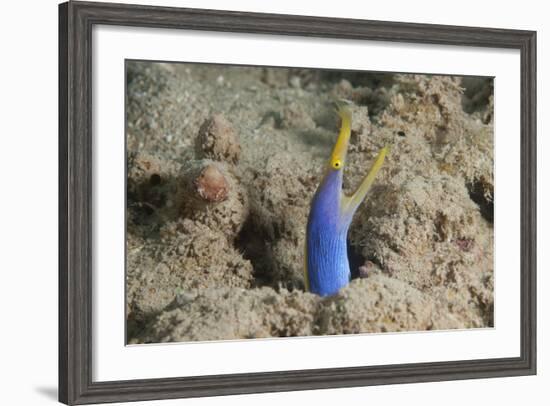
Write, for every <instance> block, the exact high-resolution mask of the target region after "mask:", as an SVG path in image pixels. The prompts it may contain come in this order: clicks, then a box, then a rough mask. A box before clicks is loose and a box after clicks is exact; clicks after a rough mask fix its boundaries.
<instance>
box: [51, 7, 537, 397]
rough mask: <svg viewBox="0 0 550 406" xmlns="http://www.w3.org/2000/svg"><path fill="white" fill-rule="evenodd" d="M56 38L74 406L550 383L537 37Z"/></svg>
mask: <svg viewBox="0 0 550 406" xmlns="http://www.w3.org/2000/svg"><path fill="white" fill-rule="evenodd" d="M59 29H60V35H59V39H60V47H59V50H60V53H59V78H60V81H59V83H60V85H59V94H60V97H59V100H60V108H59V112H60V113H59V115H60V121H59V133H60V137H59V150H60V154H59V156H60V163H59V164H60V180H59V183H60V192H59V193H60V199H59V200H60V207H59V210H60V227H59V228H60V230H59V234H60V261H59V262H60V270H59V286H60V298H59V301H60V304H59V311H60V323H59V354H60V355H59V364H60V368H59V371H60V375H59V386H60V390H59V398H60V401H61V402H63V403H66V404H84V403H99V402H113V401H134V400H148V399H165V398H180V397H181V398H183V397H193V396H214V395H226V394H243V393H257V392H270V391H287V390H303V389H316V388H335V387H350V386H364V385H377V384H389V383H406V382H425V381H437V380H451V379H470V378H482V377H499V376H515V375H528V374H535V373H536V341H535V339H536V330H535V328H536V325H535V320H536V309H535V303H536V294H535V293H536V289H535V288H536V285H535V284H536V275H535V261H536V256H535V247H536V227H535V216H536V205H535V201H536V187H535V185H536V182H535V180H536V178H535V176H536V162H535V156H536V154H535V152H536V151H535V144H536V142H535V141H536V128H535V122H536V120H535V118H536V116H535V114H536V94H535V89H536V86H535V79H536V78H535V76H536V75H535V68H536V56H535V41H536V33H535V32H532V31H518V30H506V29H490V28H475V27H455V26H439V25H425V24H411V23H397V22H381V21H365V20H352V19H335V18H319V17H306V16H290V15H273V14H258V13H242V12H230V11H215V10H199V9H179V8H164V7H147V6H134V5H120V4H108V3H85V2H68V3H64V4H61V5H60V8H59ZM411 349H414V350H411Z"/></svg>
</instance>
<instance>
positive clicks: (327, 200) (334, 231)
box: [305, 107, 387, 296]
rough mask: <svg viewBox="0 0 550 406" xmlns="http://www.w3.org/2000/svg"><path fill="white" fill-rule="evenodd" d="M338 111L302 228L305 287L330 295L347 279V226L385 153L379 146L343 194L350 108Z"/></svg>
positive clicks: (323, 294) (349, 130)
mask: <svg viewBox="0 0 550 406" xmlns="http://www.w3.org/2000/svg"><path fill="white" fill-rule="evenodd" d="M339 115H340V117H341V119H342V126H341V129H340V135H339V136H338V140H337V141H336V145H335V146H334V149H333V152H332V155H331V158H330V161H329V164H328V167H327V170H326V172H325V176H324V177H323V179H322V181H321V183H320V184H319V187H318V188H317V191H316V192H315V195H314V196H313V199H312V202H311V209H310V212H309V217H308V222H307V229H306V243H305V283H306V288H307V289H308V290H309V291H310V292H313V293H316V294H318V295H320V296H329V295H333V294H335V293H337V292H338V291H339V290H340V289H341V288H342V287H344V286H346V285H347V284H348V283H349V281H350V277H351V272H350V266H349V260H348V254H347V235H348V229H349V226H350V224H351V220H352V219H353V215H354V213H355V211H356V210H357V207H358V206H359V204H360V203H361V202H362V201H363V200H364V198H365V196H366V194H367V192H368V190H369V189H370V186H371V185H372V183H373V181H374V178H375V176H376V174H377V172H378V171H379V169H380V167H381V166H382V163H383V162H384V157H385V155H386V153H387V148H383V149H382V150H381V151H380V153H379V154H378V157H377V158H376V160H375V162H374V164H373V166H372V168H371V170H370V171H369V174H368V175H367V176H366V177H365V178H364V179H363V181H362V182H361V184H360V185H359V187H358V188H357V190H356V191H355V193H354V194H353V195H351V196H346V195H344V193H343V192H342V183H343V169H344V166H345V159H346V153H347V147H348V142H349V137H350V133H351V112H350V111H349V110H348V109H347V108H345V107H344V108H340V110H339Z"/></svg>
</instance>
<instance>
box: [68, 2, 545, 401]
mask: <svg viewBox="0 0 550 406" xmlns="http://www.w3.org/2000/svg"><path fill="white" fill-rule="evenodd" d="M95 24H105V25H117V26H133V27H155V28H172V29H192V30H209V31H226V32H241V33H250V34H254V33H257V34H279V35H281V34H284V35H294V36H311V37H321V38H346V39H363V40H377V41H394V42H404V43H417V44H418V43H420V44H440V45H457V46H475V47H490V48H508V49H517V50H519V52H520V54H521V134H520V138H521V151H520V154H521V247H520V252H521V258H520V260H521V269H520V273H521V287H520V289H521V353H520V356H519V357H517V358H499V359H476V360H469V361H449V362H430V363H415V364H400V365H383V366H367V367H351V368H328V369H314V370H292V371H283V372H265V373H244V374H242V373H241V374H229V375H216V376H196V377H182V378H162V379H145V380H129V381H109V382H94V381H93V380H92V373H91V372H92V371H91V368H92V354H93V348H92V340H91V337H92V324H91V320H92V308H91V304H92V302H91V300H92V273H91V270H92V258H93V252H92V235H91V233H92V231H91V230H92V221H93V218H92V153H93V151H92V132H91V128H92V126H91V125H92V116H91V113H92V99H91V89H92V87H91V86H92V83H91V81H92V77H91V67H92V52H91V51H92V36H91V33H92V27H93V26H94V25H95ZM532 374H536V32H534V31H520V30H508V29H491V28H475V27H458V26H443V25H428V24H412V23H397V22H385V21H365V20H354V19H339V18H338V19H337V18H320V17H306V16H295V15H277V14H259V13H244V12H234V11H215V10H200V9H183V8H168V7H149V6H135V5H122V4H109V3H86V2H72V1H70V2H68V3H63V4H60V6H59V400H60V401H61V402H63V403H66V404H71V405H72V404H87V403H99V402H114V401H118V402H121V401H136V400H152V399H168V398H185V397H196V396H218V395H230V394H245V393H258V392H276V391H291V390H305V389H317V388H341V387H353V386H366V385H380V384H396V383H411V382H427V381H443V380H456V379H472V378H489V377H503V376H519V375H532Z"/></svg>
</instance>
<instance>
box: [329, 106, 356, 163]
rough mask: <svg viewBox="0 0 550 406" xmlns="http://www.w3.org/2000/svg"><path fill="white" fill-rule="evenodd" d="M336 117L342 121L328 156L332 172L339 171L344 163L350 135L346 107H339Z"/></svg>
mask: <svg viewBox="0 0 550 406" xmlns="http://www.w3.org/2000/svg"><path fill="white" fill-rule="evenodd" d="M338 115H339V116H340V119H341V120H342V125H341V127H340V134H339V135H338V139H337V140H336V144H335V145H334V149H333V150H332V154H331V155H330V161H329V167H330V169H333V170H341V169H343V168H344V165H345V163H346V154H347V151H348V144H349V138H350V135H351V111H350V110H349V109H348V108H347V107H346V106H340V108H339V109H338Z"/></svg>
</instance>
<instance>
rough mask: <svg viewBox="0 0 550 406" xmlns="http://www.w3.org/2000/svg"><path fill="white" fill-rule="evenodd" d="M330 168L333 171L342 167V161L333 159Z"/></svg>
mask: <svg viewBox="0 0 550 406" xmlns="http://www.w3.org/2000/svg"><path fill="white" fill-rule="evenodd" d="M332 167H333V168H334V169H340V168H341V167H342V161H340V160H339V159H335V160H334V161H333V162H332Z"/></svg>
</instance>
